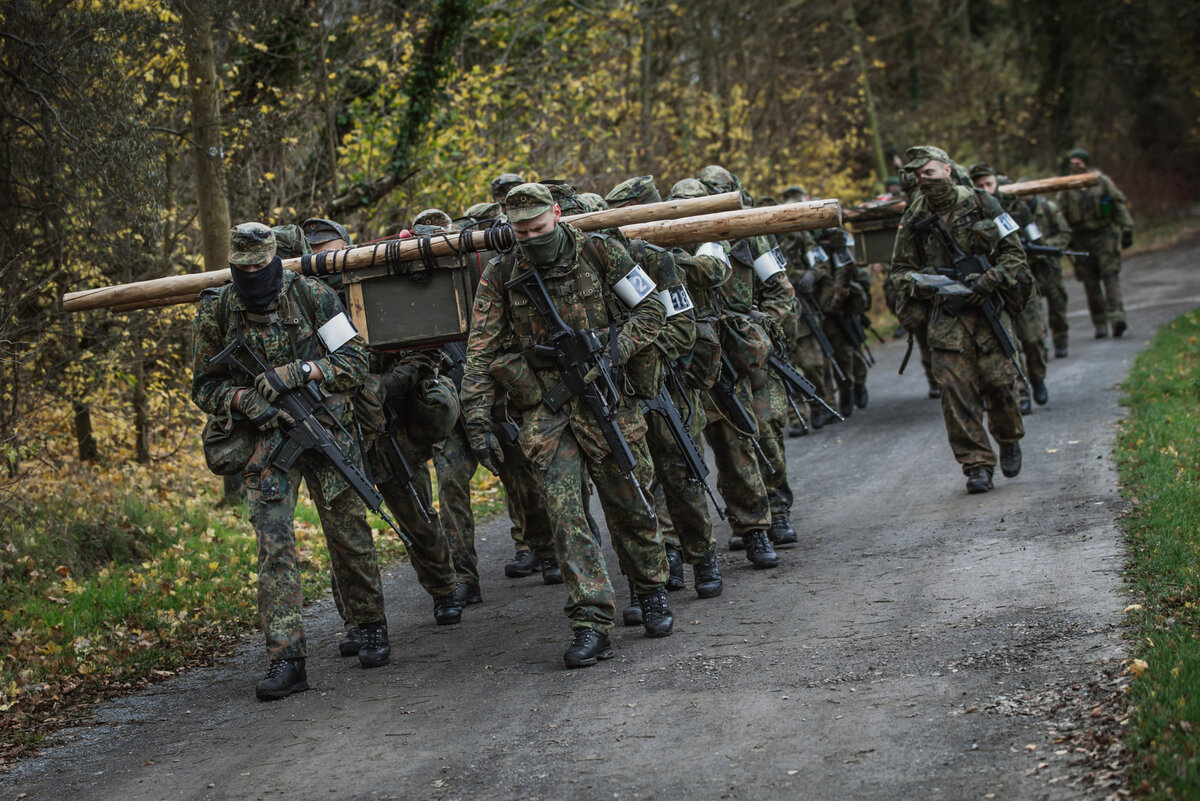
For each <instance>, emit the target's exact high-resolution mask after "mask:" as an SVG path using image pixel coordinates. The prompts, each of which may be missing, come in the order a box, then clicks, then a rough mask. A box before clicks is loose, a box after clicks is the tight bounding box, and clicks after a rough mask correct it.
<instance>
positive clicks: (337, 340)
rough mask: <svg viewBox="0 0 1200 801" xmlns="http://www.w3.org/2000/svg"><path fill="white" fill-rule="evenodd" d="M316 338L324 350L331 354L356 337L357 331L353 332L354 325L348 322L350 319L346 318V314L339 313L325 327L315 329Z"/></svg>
mask: <svg viewBox="0 0 1200 801" xmlns="http://www.w3.org/2000/svg"><path fill="white" fill-rule="evenodd" d="M317 336H319V337H320V338H321V342H323V343H324V344H325V350H326V351H327V352H329V353H333V352H334V351H335V350H337V349H338V348H340V347H341V346H342V345H345V344H346V343H347V342H349V341H350V340H352V339H354V338H355V337H356V336H358V331H357V330H355V328H354V323H352V322H350V318H349V317H347V316H346V313H345V312H339V313H338V316H337V317H334V318H332V319H331V320H330V321H329V322H327V323H325V325H323V326H321V327H320V328H318V329H317Z"/></svg>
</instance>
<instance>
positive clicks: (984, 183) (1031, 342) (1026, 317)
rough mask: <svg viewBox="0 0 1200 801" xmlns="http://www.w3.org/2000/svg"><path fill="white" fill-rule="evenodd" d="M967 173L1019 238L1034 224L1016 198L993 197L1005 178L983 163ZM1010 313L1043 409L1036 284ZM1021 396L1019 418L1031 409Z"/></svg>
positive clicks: (1045, 395)
mask: <svg viewBox="0 0 1200 801" xmlns="http://www.w3.org/2000/svg"><path fill="white" fill-rule="evenodd" d="M969 171H970V173H971V180H972V181H973V182H974V183H975V187H976V188H977V189H982V190H983V191H985V192H987V193H988V194H989V195H991V196H992V197H994V198H996V200H997V201H998V202H999V203H1000V208H1002V209H1004V211H1005V212H1007V213H1008V214H1009V215H1010V216H1011V217H1012V218H1013V222H1015V223H1016V224H1017V226H1018V229H1019V230H1018V238H1019V237H1020V235H1021V234H1022V233H1023V232H1025V231H1026V230H1027V229H1028V228H1029V224H1030V223H1031V222H1033V218H1032V217H1031V216H1030V214H1029V208H1028V207H1027V206H1026V205H1025V204H1024V203H1023V202H1022V201H1021V199H1020V198H1018V197H1017V196H1016V195H1010V194H1006V193H1004V192H1001V193H999V194H998V195H997V193H996V190H997V189H998V188H999V187H1000V186H1003V185H1005V184H1008V183H1012V182H1011V181H1009V179H1008V178H1006V177H1004V176H1000V175H997V174H996V171H995V170H994V169H992V168H991V166H989V165H988V164H987V163H986V162H982V161H979V162H976V163H975V164H972V165H971V166H970V168H969ZM1009 313H1010V314H1011V315H1012V321H1013V327H1014V328H1015V329H1016V333H1017V339H1019V340H1021V349H1022V350H1023V351H1024V355H1025V369H1026V375H1027V376H1028V377H1029V383H1030V384H1031V385H1032V390H1033V400H1034V401H1036V402H1037V405H1038V406H1045V405H1046V402H1047V401H1049V400H1050V393H1049V392H1048V391H1047V389H1046V325H1045V323H1044V322H1042V298H1041V294H1040V293H1039V292H1038V290H1037V284H1034V290H1033V292H1032V293H1030V296H1029V302H1028V303H1026V304H1025V305H1024V307H1022V308H1020V309H1010V310H1009ZM1020 394H1021V402H1020V408H1021V414H1029V413H1030V411H1032V409H1031V407H1030V405H1029V397H1028V395H1027V394H1026V390H1025V387H1024V386H1021V387H1020Z"/></svg>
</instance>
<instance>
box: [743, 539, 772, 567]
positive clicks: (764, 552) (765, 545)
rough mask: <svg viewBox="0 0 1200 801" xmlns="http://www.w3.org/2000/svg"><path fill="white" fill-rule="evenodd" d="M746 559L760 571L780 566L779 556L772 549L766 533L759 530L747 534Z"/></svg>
mask: <svg viewBox="0 0 1200 801" xmlns="http://www.w3.org/2000/svg"><path fill="white" fill-rule="evenodd" d="M746 559H748V560H749V561H750V564H752V565H754V566H755V567H756V568H758V569H759V570H763V569H766V568H768V567H778V566H779V554H777V553H775V549H774V548H772V547H771V541H770V540H769V539H767V532H766V531H763V530H762V529H759V530H758V531H751V532H749V533H748V534H746Z"/></svg>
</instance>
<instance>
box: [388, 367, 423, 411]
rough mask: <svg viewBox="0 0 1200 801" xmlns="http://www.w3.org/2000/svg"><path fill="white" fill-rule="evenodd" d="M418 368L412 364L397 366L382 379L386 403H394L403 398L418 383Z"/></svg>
mask: <svg viewBox="0 0 1200 801" xmlns="http://www.w3.org/2000/svg"><path fill="white" fill-rule="evenodd" d="M417 372H418V370H417V367H416V365H412V364H397V365H396V366H395V367H393V368H392V369H391V370H389V371H388V372H387V373H384V376H383V378H382V379H380V386H381V387H382V388H383V400H384V402H385V403H394V402H396V401H398V400H400V399H401V398H403V397H404V396H405V395H406V394H408V391H409V390H411V389H412V388H413V386H414V385H415V384H416V383H417Z"/></svg>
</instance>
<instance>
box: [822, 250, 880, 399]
mask: <svg viewBox="0 0 1200 801" xmlns="http://www.w3.org/2000/svg"><path fill="white" fill-rule="evenodd" d="M814 238H815V240H816V243H817V245H819V246H820V247H821V249H822V252H823V253H827V254H829V258H830V261H831V266H830V267H829V268H828V269H829V270H830V272H831V280H830V282H829V284H828V285H827V289H824V290H823V291H821V293H820V296H819V297H820V303H821V314H822V318H823V325H824V328H825V336H826V338H827V339H828V340H829V344H830V345H832V346H833V358H834V360H836V361H837V364H838V367H839V368H840V370H841V377H840V378H839V380H838V411H839V412H841V415H842V417H847V418H848V417H850V415H852V414H853V413H854V409H855V407H858V408H860V409H863V408H866V406H867V402H868V398H869V396H868V394H867V360H866V356H865V347H866V341H865V336H866V331H865V328H864V327H863V325H862V322H861V321H862V318H863V315H865V314H866V313H867V310H868V309H870V307H871V296H870V294H869V292H868V290H867V288H866V287H865V286H864V284H865V281H863V280H862V277H861V276H860V274H859V269H858V265H857V264H855V262H854V253H853V240H852V239H851V237H850V233H849V232H848V231H846V229H845V228H825V229H822V230H820V231H818V232H817V233H816V235H815V237H814ZM828 402H829V403H830V405H832V401H828ZM832 419H837V418H832Z"/></svg>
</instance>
